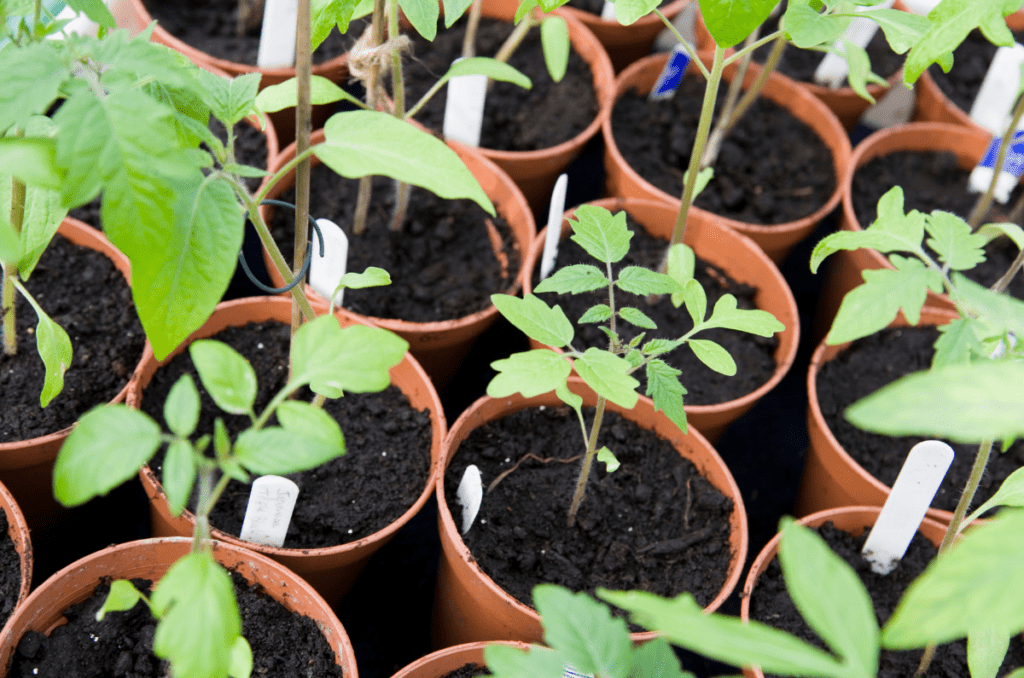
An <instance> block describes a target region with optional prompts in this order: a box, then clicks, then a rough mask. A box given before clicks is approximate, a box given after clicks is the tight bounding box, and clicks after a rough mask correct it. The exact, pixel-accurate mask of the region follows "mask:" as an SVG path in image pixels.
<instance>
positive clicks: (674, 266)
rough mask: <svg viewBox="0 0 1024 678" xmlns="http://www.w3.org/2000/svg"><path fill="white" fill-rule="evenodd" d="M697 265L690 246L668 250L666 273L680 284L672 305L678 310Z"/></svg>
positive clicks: (681, 245) (674, 293) (678, 246)
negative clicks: (684, 288)
mask: <svg viewBox="0 0 1024 678" xmlns="http://www.w3.org/2000/svg"><path fill="white" fill-rule="evenodd" d="M709 169H710V168H709ZM696 263H697V260H696V255H694V253H693V249H692V248H691V247H690V246H689V245H685V244H683V243H681V242H680V243H676V244H675V245H672V246H671V247H669V248H668V264H667V266H666V271H665V272H666V273H667V274H668V276H669V277H670V278H672V279H673V280H675V281H676V282H677V283H679V291H678V292H673V293H672V305H673V306H675V307H676V308H679V307H680V306H682V304H683V302H684V301H685V300H686V299H685V296H684V295H683V291H682V290H683V286H684V285H685V284H686V283H687V281H689V280H690V279H691V278H693V269H694V267H695V266H696Z"/></svg>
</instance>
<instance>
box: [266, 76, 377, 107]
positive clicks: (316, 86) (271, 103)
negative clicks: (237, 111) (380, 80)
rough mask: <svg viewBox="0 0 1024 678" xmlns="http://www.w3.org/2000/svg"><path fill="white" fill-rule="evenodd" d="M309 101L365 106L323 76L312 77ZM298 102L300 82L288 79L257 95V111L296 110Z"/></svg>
mask: <svg viewBox="0 0 1024 678" xmlns="http://www.w3.org/2000/svg"><path fill="white" fill-rule="evenodd" d="M309 99H310V102H311V103H313V104H331V103H334V102H335V101H347V102H349V103H350V104H355V105H356V106H360V107H362V106H363V102H362V101H360V100H359V99H357V98H356V97H354V96H352V95H351V94H349V93H348V92H346V91H345V90H343V89H342V88H340V87H338V86H337V85H336V84H334V83H333V82H331V81H330V80H328V79H327V78H325V77H323V76H322V75H313V76H310V79H309ZM298 100H299V99H298V81H297V80H296V79H295V78H288V79H287V80H285V81H284V82H282V83H280V84H278V85H270V86H269V87H266V88H265V89H263V90H262V91H261V92H260V93H259V94H257V95H256V109H257V110H259V111H262V112H263V113H275V112H277V111H283V110H284V109H286V108H294V107H295V105H296V103H297V102H298Z"/></svg>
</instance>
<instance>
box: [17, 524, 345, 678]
mask: <svg viewBox="0 0 1024 678" xmlns="http://www.w3.org/2000/svg"><path fill="white" fill-rule="evenodd" d="M191 544H192V540H191V539H177V538H172V539H143V540H140V541H132V542H128V543H126V544H118V545H116V546H110V547H107V548H105V549H103V550H102V551H97V552H96V553H93V554H91V555H88V556H86V557H85V558H82V559H81V560H78V561H75V562H74V563H71V564H70V565H68V566H67V567H65V568H64V569H63V570H61V571H60V572H57V573H56V574H54V575H53V576H52V577H50V578H49V579H47V580H46V581H45V582H44V583H43V584H42V585H41V586H40V587H39V588H37V589H36V590H35V591H33V592H32V595H31V596H29V598H28V600H27V601H25V604H24V605H23V606H22V607H21V608H20V609H19V610H18V611H17V612H16V613H15V614H14V616H13V617H12V618H11V621H10V623H9V624H8V626H7V627H5V629H4V631H3V637H2V638H0V672H3V673H4V675H6V673H7V671H8V670H9V669H10V663H11V660H12V659H13V657H14V650H15V648H16V647H17V645H18V641H20V640H21V637H22V636H23V635H25V633H26V632H28V631H30V630H31V631H37V632H39V633H43V634H49V633H50V632H52V631H53V629H54V628H56V627H57V626H60V625H61V624H63V623H64V621H65V620H64V611H65V610H66V609H67V608H69V607H71V606H72V605H74V604H76V603H80V602H82V601H83V600H86V599H87V598H89V597H90V596H91V595H92V594H93V590H94V589H95V588H96V586H98V585H99V584H100V582H101V581H110V580H112V579H133V578H143V579H149V580H152V581H158V580H159V579H160V578H161V577H163V575H164V573H165V572H167V570H168V568H170V566H171V565H172V564H173V563H174V562H175V561H176V560H178V559H179V558H181V557H182V556H185V555H187V554H188V552H189V548H190V546H191ZM213 556H214V558H216V559H217V562H219V563H220V564H221V565H223V566H224V567H226V568H227V569H229V570H233V571H235V572H238V573H239V574H241V575H242V576H243V577H245V578H246V580H248V581H250V582H255V583H257V584H259V585H260V586H261V587H262V589H263V590H264V591H265V592H266V593H267V594H268V595H269V596H271V597H272V598H273V599H274V600H276V601H277V602H279V603H281V604H282V605H284V607H285V608H286V609H288V610H289V611H291V612H295V613H298V614H301V615H304V616H307V617H310V618H311V619H313V620H314V621H315V622H316V623H317V626H319V627H320V629H321V631H323V634H324V637H325V638H326V639H327V643H328V644H329V645H330V646H331V649H333V650H334V654H335V655H336V656H337V658H338V664H339V665H340V666H341V667H342V670H343V672H344V674H345V676H346V678H356V676H357V675H358V673H357V669H356V659H355V653H354V652H353V650H352V644H351V643H350V642H349V639H348V634H347V633H345V628H344V627H343V626H342V625H341V622H340V621H338V618H337V617H336V616H335V615H334V613H333V612H332V611H331V608H330V606H328V605H327V603H326V602H325V601H324V599H323V598H321V597H320V595H319V594H318V593H317V592H316V591H314V590H313V589H312V587H310V585H309V584H307V583H306V582H304V581H303V580H302V579H300V578H299V577H297V576H296V575H295V574H294V573H293V572H291V571H290V570H288V569H287V568H285V567H282V566H281V565H279V564H278V563H275V562H274V561H273V560H271V559H269V558H266V557H264V556H261V555H259V554H258V553H253V552H252V551H248V550H246V549H240V548H237V547H235V546H232V545H230V544H224V543H221V542H217V541H215V542H213Z"/></svg>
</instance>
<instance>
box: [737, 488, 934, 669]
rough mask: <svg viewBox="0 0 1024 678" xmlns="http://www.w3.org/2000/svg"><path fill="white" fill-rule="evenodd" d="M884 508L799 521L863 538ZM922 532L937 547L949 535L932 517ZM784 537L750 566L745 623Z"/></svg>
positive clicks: (743, 600)
mask: <svg viewBox="0 0 1024 678" xmlns="http://www.w3.org/2000/svg"><path fill="white" fill-rule="evenodd" d="M881 511H882V509H881V507H876V506H845V507H842V508H835V509H828V510H825V511H818V512H816V513H812V514H811V515H809V516H806V517H804V518H801V519H800V520H799V521H797V522H799V523H800V524H801V525H806V526H807V527H821V526H822V525H824V524H825V523H827V522H829V521H831V522H832V524H833V525H835V526H836V527H837V528H839V529H840V530H842V531H843V532H847V533H849V534H851V535H853V536H854V537H859V536H860V535H862V534H864V531H865V530H867V529H869V528H871V527H872V526H874V524H875V521H876V520H878V514H879V513H881ZM918 532H920V533H921V534H922V535H924V537H925V538H926V539H928V541H930V542H931V543H932V544H933V545H935V546H936V547H938V546H939V544H941V543H942V538H943V536H945V534H946V526H945V525H943V524H941V523H938V522H936V521H934V520H931V519H929V518H925V519H924V520H923V521H922V522H921V527H920V528H918ZM781 538H782V535H781V534H777V535H775V537H773V538H772V540H771V541H770V542H768V544H767V545H765V547H764V548H763V549H761V553H759V554H758V556H757V559H755V560H754V563H753V564H752V565H751V566H750V572H749V573H747V580H746V583H745V584H744V585H743V594H742V595H741V596H740V617H741V618H742V619H743V620H744V621H748V620H749V619H750V597H751V595H754V587H755V586H756V585H757V578H758V577H760V576H761V574H762V573H763V572H764V571H765V570H767V569H768V566H769V565H770V564H771V562H772V561H773V560H775V556H776V555H777V554H778V552H779V540H780V539H781ZM743 675H744V676H745V677H746V678H764V673H763V672H762V671H761V669H760V668H758V667H756V666H746V667H744V668H743Z"/></svg>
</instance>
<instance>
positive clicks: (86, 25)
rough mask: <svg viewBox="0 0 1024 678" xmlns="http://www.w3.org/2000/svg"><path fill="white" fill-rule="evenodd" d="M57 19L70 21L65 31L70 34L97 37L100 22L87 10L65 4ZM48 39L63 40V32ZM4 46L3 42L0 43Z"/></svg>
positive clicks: (49, 36)
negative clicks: (89, 14) (81, 10)
mask: <svg viewBox="0 0 1024 678" xmlns="http://www.w3.org/2000/svg"><path fill="white" fill-rule="evenodd" d="M56 19H57V21H65V20H67V21H68V23H67V24H66V25H65V26H64V33H67V34H68V35H72V34H75V35H87V36H90V37H93V38H95V37H96V34H97V32H98V31H99V28H100V26H99V24H97V23H96V22H94V21H93V20H92V19H90V18H89V17H88V16H86V15H85V12H81V13H79V12H76V11H75V10H73V9H71V8H70V7H67V6H65V7H64V9H62V10H61V11H60V12H59V13H58V14H57V16H56ZM46 37H47V39H48V40H63V39H64V35H63V33H60V32H57V33H54V34H52V35H48V36H46ZM0 46H2V44H0Z"/></svg>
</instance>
